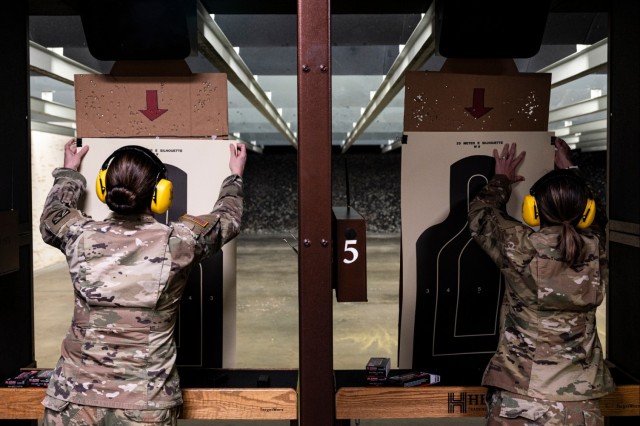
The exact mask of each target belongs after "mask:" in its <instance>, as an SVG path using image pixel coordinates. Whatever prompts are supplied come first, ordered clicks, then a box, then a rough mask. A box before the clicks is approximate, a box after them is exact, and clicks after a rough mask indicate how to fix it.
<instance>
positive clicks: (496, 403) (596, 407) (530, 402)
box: [487, 388, 604, 426]
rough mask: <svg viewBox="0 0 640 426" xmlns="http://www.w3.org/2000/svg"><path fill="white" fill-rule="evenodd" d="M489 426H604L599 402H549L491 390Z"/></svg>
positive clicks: (489, 393) (591, 400) (489, 397)
mask: <svg viewBox="0 0 640 426" xmlns="http://www.w3.org/2000/svg"><path fill="white" fill-rule="evenodd" d="M487 409H488V411H487V426H604V418H603V417H602V413H601V411H600V403H599V401H598V400H597V399H590V400H585V401H548V400H544V399H540V398H532V397H528V396H524V395H519V394H516V393H513V392H508V391H505V390H501V389H495V388H490V389H489V391H488V392H487Z"/></svg>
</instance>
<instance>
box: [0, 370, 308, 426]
mask: <svg viewBox="0 0 640 426" xmlns="http://www.w3.org/2000/svg"><path fill="white" fill-rule="evenodd" d="M180 381H181V383H182V387H183V389H182V397H183V400H184V405H183V406H182V412H181V415H180V418H183V419H200V420H289V421H290V424H291V425H292V426H294V425H297V424H298V420H297V419H298V394H297V391H296V387H297V381H298V371H297V370H252V369H249V370H244V369H193V370H189V369H185V370H183V369H180ZM44 395H45V389H44V388H38V387H25V388H0V419H23V420H29V419H32V420H33V419H41V418H42V416H43V414H44V406H43V405H42V404H41V401H42V399H43V398H44Z"/></svg>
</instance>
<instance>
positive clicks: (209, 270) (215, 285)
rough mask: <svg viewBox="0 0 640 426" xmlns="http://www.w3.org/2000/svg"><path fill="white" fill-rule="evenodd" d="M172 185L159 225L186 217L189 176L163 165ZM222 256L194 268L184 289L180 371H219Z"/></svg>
mask: <svg viewBox="0 0 640 426" xmlns="http://www.w3.org/2000/svg"><path fill="white" fill-rule="evenodd" d="M165 166H166V167H167V176H168V178H169V180H171V182H172V183H173V201H172V203H171V207H170V208H169V210H167V212H166V213H164V214H162V215H155V217H156V219H157V220H158V221H159V222H161V223H165V224H166V223H168V222H169V221H175V220H177V219H178V218H179V217H180V216H182V215H183V214H185V213H187V212H188V210H187V187H188V185H187V183H188V174H187V173H186V172H185V171H184V170H182V169H180V168H178V167H176V166H173V165H171V164H165ZM222 293H223V252H222V250H220V251H219V252H218V253H216V254H215V255H213V256H211V257H209V258H207V259H205V260H203V261H202V262H200V263H198V264H197V265H194V267H193V269H192V270H191V273H190V274H189V278H188V280H187V283H186V285H185V289H184V293H183V295H182V299H181V302H180V311H179V314H178V320H177V323H176V332H175V339H176V344H177V347H178V355H177V361H176V362H177V365H178V366H179V367H202V368H222V353H223V347H222V345H223V331H224V329H223V325H224V324H223V318H222V316H223V309H224V307H223V303H222V301H223V298H222Z"/></svg>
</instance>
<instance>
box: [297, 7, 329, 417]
mask: <svg viewBox="0 0 640 426" xmlns="http://www.w3.org/2000/svg"><path fill="white" fill-rule="evenodd" d="M329 4H330V1H329V0H298V233H299V240H298V241H299V251H298V253H299V254H298V256H299V257H298V298H299V302H298V305H299V345H300V346H299V365H298V368H299V374H300V376H299V378H300V384H299V392H300V396H299V399H298V401H299V403H300V406H299V413H300V417H299V420H300V425H301V426H311V425H321V426H327V425H331V424H333V421H334V417H335V416H334V412H335V407H334V395H335V390H334V381H333V318H332V317H333V293H332V287H331V252H332V250H331V70H330V66H331V47H330V32H331V26H330V21H331V19H330V18H331V12H330V7H329Z"/></svg>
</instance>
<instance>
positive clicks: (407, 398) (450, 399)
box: [335, 370, 640, 426]
mask: <svg viewBox="0 0 640 426" xmlns="http://www.w3.org/2000/svg"><path fill="white" fill-rule="evenodd" d="M406 371H407V370H399V371H392V373H391V374H392V375H393V374H399V373H402V372H406ZM616 383H618V382H616ZM485 395H486V388H484V387H483V386H462V385H458V384H454V383H447V382H446V380H444V378H443V380H442V381H441V383H438V384H434V385H430V386H418V387H407V388H405V387H392V386H371V385H368V384H367V381H366V373H365V372H364V370H338V371H336V423H335V425H336V426H348V425H349V424H350V421H351V419H407V418H436V417H437V418H440V417H484V415H485V413H486V405H485ZM601 408H602V413H603V414H604V415H605V416H640V384H638V383H633V384H620V385H618V387H617V389H616V391H615V392H613V393H611V394H609V395H607V396H606V397H604V398H602V400H601Z"/></svg>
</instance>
